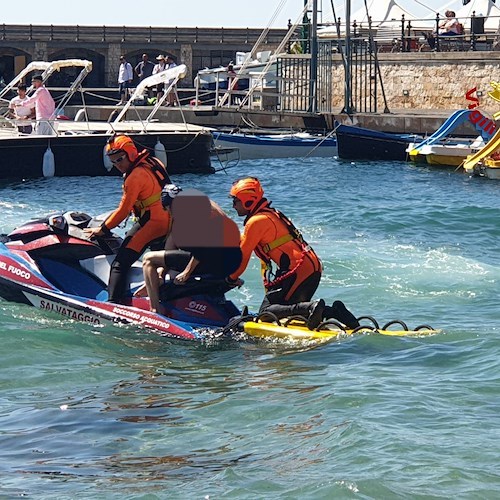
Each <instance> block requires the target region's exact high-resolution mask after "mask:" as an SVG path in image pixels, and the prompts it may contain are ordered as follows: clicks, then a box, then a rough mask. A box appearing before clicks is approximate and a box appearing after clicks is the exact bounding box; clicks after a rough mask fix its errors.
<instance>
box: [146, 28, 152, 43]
mask: <svg viewBox="0 0 500 500" xmlns="http://www.w3.org/2000/svg"><path fill="white" fill-rule="evenodd" d="M152 39H153V30H152V28H151V26H150V27H149V38H148V39H147V42H148V43H151V40H152Z"/></svg>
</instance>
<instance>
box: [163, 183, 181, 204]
mask: <svg viewBox="0 0 500 500" xmlns="http://www.w3.org/2000/svg"><path fill="white" fill-rule="evenodd" d="M181 191H182V188H181V187H180V186H176V185H175V184H166V185H165V186H164V187H163V189H162V190H161V204H162V205H163V208H164V209H165V210H166V209H167V208H170V207H171V205H172V200H173V199H174V198H175V197H176V196H177V195H178V194H179V193H180V192H181Z"/></svg>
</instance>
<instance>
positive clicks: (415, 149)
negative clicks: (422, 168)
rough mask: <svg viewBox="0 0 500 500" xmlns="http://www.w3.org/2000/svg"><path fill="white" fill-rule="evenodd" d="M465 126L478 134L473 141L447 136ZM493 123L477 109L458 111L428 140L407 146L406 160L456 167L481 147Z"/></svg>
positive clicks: (492, 129) (486, 140) (493, 130)
mask: <svg viewBox="0 0 500 500" xmlns="http://www.w3.org/2000/svg"><path fill="white" fill-rule="evenodd" d="M459 126H464V128H465V129H467V127H468V128H469V129H470V130H471V131H473V132H475V133H476V134H477V133H479V134H480V135H479V136H477V137H473V138H466V137H464V138H458V137H450V134H452V133H453V132H454V131H455V130H456V129H457V127H459ZM495 129H496V125H495V122H494V121H493V120H491V119H489V118H487V117H485V116H484V115H483V114H482V113H481V112H480V111H479V110H477V109H474V110H471V109H459V110H457V111H455V112H453V113H452V114H451V115H450V116H449V117H448V118H447V119H446V120H445V122H444V123H443V124H442V125H441V126H440V127H439V128H438V129H437V130H436V131H435V132H434V133H433V134H432V135H431V136H429V137H428V138H427V139H424V140H423V141H421V142H420V143H415V144H410V145H409V146H408V149H407V152H408V158H409V159H410V160H411V161H413V162H415V163H426V164H428V165H438V166H451V167H458V166H459V165H461V164H462V163H463V161H464V160H465V159H466V158H467V156H469V155H472V154H474V153H475V152H477V151H479V150H480V149H481V148H482V147H484V145H485V143H486V142H488V141H489V139H490V138H491V137H492V135H493V133H494V132H495Z"/></svg>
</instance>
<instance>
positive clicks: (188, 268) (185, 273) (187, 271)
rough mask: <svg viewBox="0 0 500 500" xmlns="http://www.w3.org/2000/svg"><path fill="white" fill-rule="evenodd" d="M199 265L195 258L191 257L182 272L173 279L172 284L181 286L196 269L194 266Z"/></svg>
mask: <svg viewBox="0 0 500 500" xmlns="http://www.w3.org/2000/svg"><path fill="white" fill-rule="evenodd" d="M199 263H200V261H199V260H197V259H196V258H195V257H191V259H190V260H189V262H188V263H187V266H186V267H185V268H184V271H182V272H180V273H179V274H178V275H177V276H176V277H175V278H174V283H175V284H176V285H183V284H184V283H186V281H187V280H188V279H189V277H190V276H191V274H193V271H194V270H195V269H196V266H197V265H198V264H199Z"/></svg>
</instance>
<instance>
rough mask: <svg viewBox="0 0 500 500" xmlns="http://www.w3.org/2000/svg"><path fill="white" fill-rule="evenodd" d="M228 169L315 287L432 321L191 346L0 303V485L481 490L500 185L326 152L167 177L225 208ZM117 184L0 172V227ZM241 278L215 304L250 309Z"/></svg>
mask: <svg viewBox="0 0 500 500" xmlns="http://www.w3.org/2000/svg"><path fill="white" fill-rule="evenodd" d="M246 175H255V176H258V177H259V178H260V179H261V181H262V183H263V186H264V189H265V191H266V195H267V196H268V197H269V199H271V200H272V202H273V206H275V207H276V208H278V209H280V210H282V211H283V212H284V213H286V214H287V215H288V216H289V217H290V218H291V219H292V220H293V221H294V223H295V224H296V225H297V226H298V227H299V228H300V229H301V230H302V231H303V234H304V237H305V238H306V240H307V241H308V242H309V243H310V244H311V245H312V246H313V247H314V248H315V250H316V251H317V253H318V254H319V255H320V256H321V258H322V260H323V263H324V266H325V270H324V274H323V279H322V282H321V285H320V288H319V290H318V292H317V297H323V298H324V299H325V300H326V301H327V302H331V301H333V300H335V299H341V300H343V301H344V302H345V303H346V304H347V306H348V307H349V308H350V309H352V310H353V312H354V313H355V314H356V315H357V316H360V315H371V316H373V317H375V318H376V319H377V320H378V321H379V322H380V323H384V322H386V321H389V320H393V319H400V320H403V321H405V322H406V323H407V324H408V325H409V326H410V327H415V326H417V325H418V324H422V323H425V324H429V325H431V326H433V327H435V328H440V329H442V330H443V332H442V333H441V334H439V335H435V336H431V337H422V338H391V337H383V336H379V335H360V336H356V337H354V338H348V339H341V340H339V341H337V342H334V343H331V344H329V345H327V346H323V347H321V348H317V349H309V348H307V347H304V346H292V345H286V344H279V343H276V344H263V343H251V342H246V343H236V342H221V343H215V344H207V345H205V344H196V343H190V342H186V341H175V340H168V339H165V338H162V337H160V336H158V335H157V334H155V333H153V332H145V331H142V330H138V329H137V328H134V327H130V326H128V327H123V326H122V327H118V326H107V327H102V328H96V327H95V326H92V325H88V324H80V323H76V322H71V321H69V320H67V319H66V318H62V317H60V316H57V315H56V314H53V313H50V312H47V311H41V310H37V309H35V308H32V307H29V306H25V305H19V304H13V303H8V302H6V301H3V300H2V301H0V325H1V327H0V330H1V331H0V336H1V337H0V341H1V345H2V348H1V350H0V366H1V368H0V380H1V387H2V391H1V393H0V398H1V407H0V408H1V414H0V449H1V457H2V458H1V465H0V496H1V497H2V498H3V497H6V498H11V497H12V498H16V497H28V498H168V499H186V498H193V499H205V498H211V499H216V498H248V499H255V498H297V499H308V498H310V499H320V498H325V499H329V498H374V499H380V498H384V499H385V498H492V499H493V498H498V497H499V496H500V468H499V465H498V464H499V463H500V445H499V443H500V328H499V319H500V313H499V304H498V301H499V291H500V289H499V278H500V253H499V251H498V247H499V243H500V222H499V220H500V196H499V194H500V183H499V182H495V181H491V180H487V179H483V178H469V177H467V176H466V175H464V174H461V173H458V172H454V171H453V170H452V169H450V170H435V169H431V168H425V167H419V166H414V165H411V164H409V163H400V162H359V163H350V162H342V161H338V160H332V159H306V160H300V159H293V160H269V161H253V162H251V161H247V162H240V163H239V165H237V166H236V167H234V168H231V169H230V170H227V171H226V172H219V173H217V174H215V175H211V176H195V175H184V176H176V177H174V181H175V182H177V183H180V184H182V185H183V186H185V187H194V188H197V189H201V190H202V191H204V192H205V193H207V194H208V195H209V196H211V197H212V198H213V199H214V200H216V201H217V202H218V203H219V204H220V205H221V206H222V207H223V208H224V209H225V210H226V211H228V213H231V214H232V215H233V216H235V217H236V214H235V213H234V212H233V211H232V207H231V200H230V199H228V197H227V193H228V191H229V188H230V186H231V183H232V182H233V181H234V180H235V179H236V178H238V177H241V176H246ZM120 195H121V180H120V179H119V178H117V177H113V178H85V177H76V178H52V179H41V180H29V181H25V182H11V183H9V182H3V183H2V184H1V185H0V208H1V212H2V217H1V221H0V232H9V231H11V230H12V229H14V228H15V227H16V226H18V225H19V224H21V223H23V222H25V221H28V220H29V219H31V218H35V217H40V216H43V215H46V214H48V213H51V212H55V211H59V210H81V211H85V212H87V213H90V214H92V215H94V214H97V213H102V212H105V211H108V210H112V209H113V208H115V207H116V206H117V204H118V201H119V199H120ZM239 222H240V223H241V219H239ZM119 231H121V232H123V231H125V229H120V230H119ZM244 279H245V284H244V286H243V287H242V288H241V289H238V290H235V291H232V292H230V293H229V294H228V296H229V297H230V298H231V299H232V300H233V301H234V302H235V303H236V304H237V305H238V306H243V305H244V304H248V305H249V306H250V309H253V310H255V309H256V308H257V307H258V306H259V304H260V301H261V299H262V295H263V289H262V285H261V282H260V277H259V265H258V262H257V261H256V260H255V259H252V260H251V263H250V266H249V268H248V270H247V272H246V273H245V274H244Z"/></svg>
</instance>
